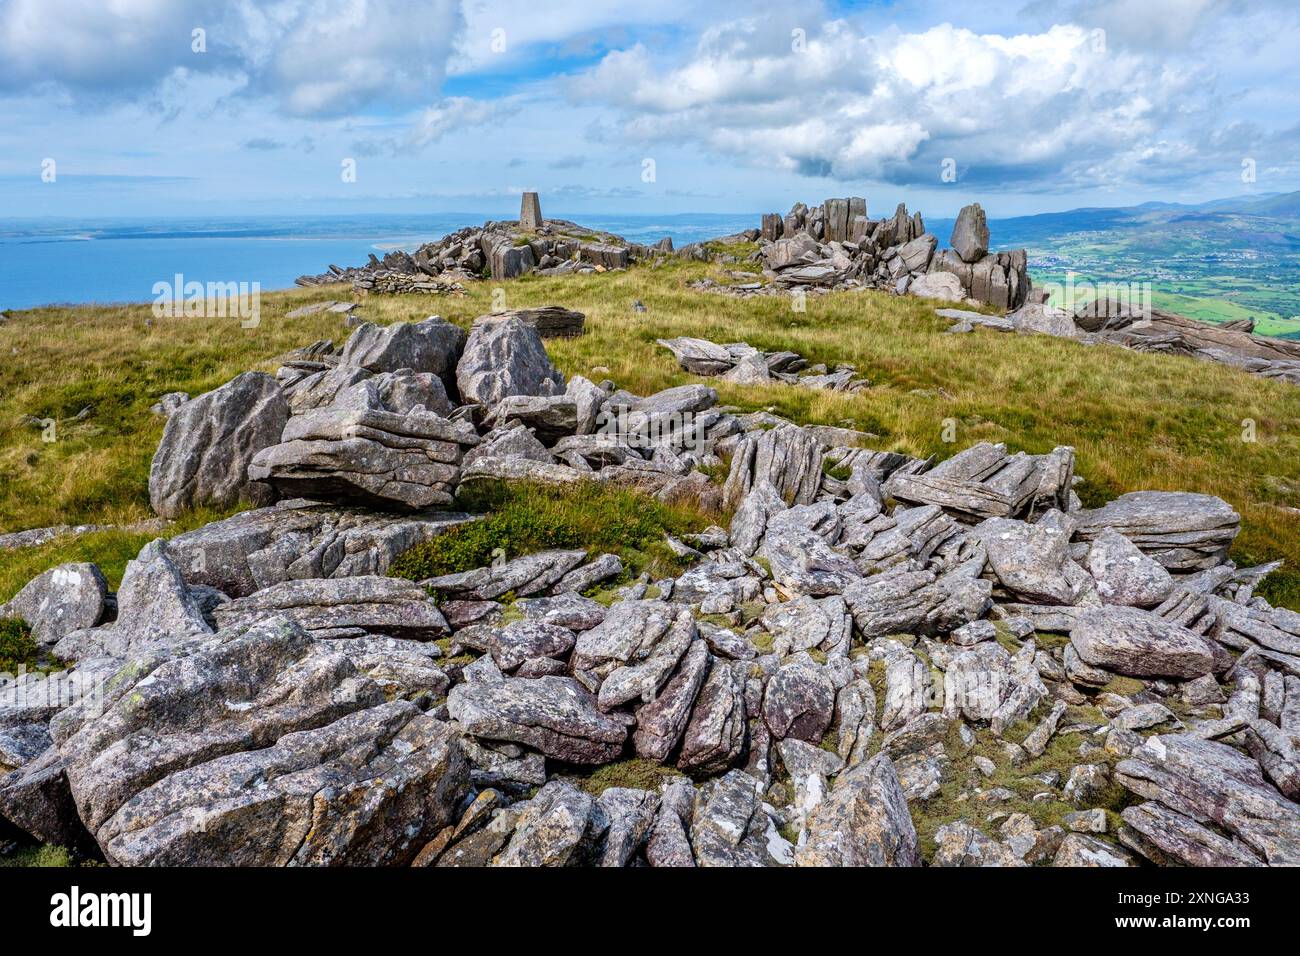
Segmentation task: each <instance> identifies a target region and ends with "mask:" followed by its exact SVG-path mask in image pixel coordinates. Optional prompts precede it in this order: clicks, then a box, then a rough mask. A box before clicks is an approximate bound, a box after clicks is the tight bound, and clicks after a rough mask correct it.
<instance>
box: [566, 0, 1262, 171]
mask: <svg viewBox="0 0 1300 956" xmlns="http://www.w3.org/2000/svg"><path fill="white" fill-rule="evenodd" d="M1115 5H1116V3H1115V2H1114V0H1093V2H1091V3H1090V4H1088V5H1087V6H1088V9H1087V10H1082V6H1081V12H1080V13H1079V16H1078V20H1079V22H1070V23H1056V24H1053V25H1051V26H1047V27H1043V28H1042V29H1039V30H1037V31H1036V32H1029V31H1027V32H1021V33H1008V34H1003V33H981V32H976V31H974V30H971V29H968V28H963V27H958V26H954V25H952V24H951V23H941V24H938V25H934V26H930V27H928V28H926V29H912V30H903V29H899V28H889V29H885V30H883V31H881V32H877V33H872V32H868V30H866V29H865V28H864V23H865V21H861V20H859V21H850V20H846V19H825V18H824V17H822V16H821V13H820V8H805V9H804V10H802V11H800V12H798V13H795V14H791V13H789V12H785V11H782V12H773V13H770V14H768V15H765V16H760V17H753V18H745V19H740V20H736V21H733V22H729V23H725V24H721V25H718V26H715V27H712V28H710V29H708V30H707V31H705V32H704V33H703V34H702V36H701V37H700V39H699V42H698V43H697V44H696V46H695V48H694V49H693V50H692V51H691V52H690V53H689V55H687V56H684V57H683V56H677V57H674V56H672V55H671V54H668V55H664V54H661V53H659V52H657V51H656V52H652V51H651V50H650V49H648V48H647V47H645V46H634V47H632V48H630V49H627V50H622V51H617V52H612V53H609V54H608V55H606V56H605V57H604V58H603V59H602V60H601V61H600V63H599V64H598V65H596V66H595V67H594V68H592V69H590V70H589V71H587V72H585V73H583V74H582V75H580V76H578V77H576V78H575V79H574V80H573V82H572V84H571V87H570V91H571V95H573V96H574V97H575V98H577V99H580V100H582V101H588V102H589V101H593V100H595V101H599V102H602V103H605V104H608V105H609V106H610V107H612V108H614V109H615V110H616V111H617V112H618V114H619V116H620V120H621V126H620V133H621V135H623V136H626V137H628V138H631V139H633V140H637V141H641V142H644V143H647V144H653V143H661V144H669V145H671V144H685V143H700V144H704V146H705V147H706V148H707V149H709V150H710V151H712V152H714V153H717V154H721V155H725V156H728V157H731V158H732V159H734V160H735V161H737V162H741V163H746V164H756V165H760V166H767V167H769V168H774V169H781V170H786V171H792V172H797V173H802V174H805V175H809V174H810V175H820V176H826V177H829V178H833V179H837V180H842V181H862V180H869V181H880V182H892V183H897V184H912V185H916V184H925V183H935V182H938V181H939V180H940V177H941V175H942V173H943V171H944V170H945V169H946V168H949V167H950V166H955V168H956V170H957V172H958V175H959V176H960V178H961V179H962V180H963V181H966V182H968V183H972V184H974V183H979V184H982V185H997V184H1001V185H1004V186H1005V187H1007V188H1017V189H1031V190H1052V189H1061V190H1064V189H1067V188H1078V187H1083V186H1110V185H1114V184H1116V183H1118V182H1121V181H1123V182H1141V181H1149V180H1165V181H1168V180H1171V179H1175V178H1179V177H1188V176H1195V175H1197V174H1198V173H1200V172H1203V171H1204V170H1206V169H1207V168H1209V167H1210V166H1214V168H1219V167H1221V166H1223V164H1225V163H1235V162H1236V158H1239V157H1240V156H1241V155H1242V154H1243V149H1246V148H1248V147H1247V144H1246V143H1245V142H1243V140H1242V139H1241V137H1239V136H1222V135H1219V136H1216V135H1215V131H1216V130H1218V132H1219V133H1223V132H1224V131H1225V130H1224V129H1223V128H1222V127H1216V126H1215V123H1216V121H1218V122H1221V120H1222V118H1221V117H1216V116H1213V115H1211V113H1210V108H1211V107H1212V105H1213V104H1214V102H1215V97H1214V95H1213V92H1212V91H1213V85H1214V81H1215V73H1214V71H1213V69H1212V68H1211V65H1210V64H1207V63H1206V62H1204V61H1203V60H1199V59H1197V58H1193V57H1185V58H1177V57H1171V56H1167V55H1166V56H1163V57H1162V56H1160V55H1159V54H1157V53H1154V52H1152V51H1150V50H1144V49H1140V48H1138V47H1136V46H1134V45H1131V44H1128V43H1117V42H1114V40H1115V37H1116V32H1115V31H1117V30H1119V26H1120V25H1121V24H1120V21H1121V20H1122V18H1119V17H1117V16H1116V15H1115V13H1114V11H1113V10H1112V9H1111V8H1112V7H1114V6H1115ZM1225 5H1231V4H1228V3H1227V0H1150V2H1149V3H1148V4H1146V5H1145V6H1149V7H1152V8H1156V9H1158V10H1160V11H1161V16H1164V17H1168V16H1173V15H1175V14H1177V13H1178V12H1179V9H1176V8H1182V12H1183V13H1184V14H1186V15H1188V16H1191V17H1193V19H1194V18H1195V15H1196V14H1198V13H1210V12H1213V11H1214V10H1216V9H1217V8H1219V7H1223V6H1225ZM1126 6H1128V7H1130V8H1131V7H1134V6H1136V5H1133V4H1126ZM1084 13H1087V14H1089V15H1088V16H1085V15H1084ZM1142 17H1143V18H1144V20H1145V19H1146V18H1147V14H1146V13H1143V14H1142ZM873 19H874V20H876V21H877V22H878V18H873ZM1101 24H1107V25H1101ZM1129 26H1130V27H1131V26H1132V25H1131V24H1129ZM1189 36H1190V34H1186V35H1185V34H1184V32H1182V31H1175V30H1171V29H1168V28H1167V29H1166V30H1165V33H1164V37H1165V40H1167V41H1168V42H1169V43H1186V42H1188V41H1189ZM1237 131H1238V132H1239V133H1241V132H1248V131H1249V130H1248V128H1247V127H1244V126H1243V127H1238V130H1237ZM1254 132H1255V133H1259V132H1260V131H1259V130H1255V131H1254ZM1235 157H1236V158H1235Z"/></svg>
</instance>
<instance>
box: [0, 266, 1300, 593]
mask: <svg viewBox="0 0 1300 956" xmlns="http://www.w3.org/2000/svg"><path fill="white" fill-rule="evenodd" d="M734 267H735V264H728V265H725V266H724V265H707V264H704V263H696V262H685V261H681V262H679V261H671V262H668V263H666V264H665V265H663V266H661V267H659V268H636V269H632V270H629V271H628V272H624V273H613V274H599V275H578V276H562V277H543V276H535V275H530V276H526V277H523V278H520V279H517V280H512V281H509V282H502V283H496V282H491V281H489V282H484V283H481V284H477V285H473V286H471V287H470V288H469V294H468V295H466V296H464V297H456V298H433V297H428V296H416V295H411V296H398V297H391V298H380V297H373V298H370V299H367V300H366V301H365V303H364V306H363V310H362V311H363V312H364V313H365V315H366V317H367V318H369V319H371V320H374V321H378V322H384V323H386V322H391V321H395V320H399V319H405V320H413V319H420V318H423V317H425V316H427V315H428V314H430V313H431V312H438V313H440V314H442V315H443V316H444V317H446V318H449V319H451V320H453V321H456V322H459V323H462V324H466V325H467V324H468V323H469V322H470V321H472V320H473V319H474V317H476V316H478V315H482V314H484V313H487V312H489V311H491V309H492V295H493V290H494V289H496V288H501V289H504V290H505V296H506V304H507V306H508V307H510V308H522V307H527V306H539V305H547V304H557V305H565V306H568V307H570V308H575V309H578V310H580V311H582V312H585V313H586V314H587V328H588V334H587V335H584V336H582V337H581V338H578V339H571V340H558V341H552V342H550V343H548V349H549V351H550V353H551V355H552V356H553V357H554V359H555V361H556V363H557V364H558V365H559V366H560V368H561V369H562V370H563V371H564V372H565V373H566V374H570V375H572V374H583V375H587V376H588V377H590V378H593V379H596V380H600V379H602V378H606V377H608V378H611V379H613V380H614V381H616V382H617V383H618V384H619V386H620V387H623V388H626V389H629V390H631V391H633V392H637V393H640V394H646V393H649V392H652V391H654V390H656V389H660V388H664V387H667V386H670V385H677V384H681V383H683V382H686V381H692V380H697V379H692V377H691V376H688V375H686V374H685V373H683V372H682V371H681V370H680V369H679V368H678V367H677V365H676V363H675V362H674V361H673V359H672V356H671V355H670V354H669V353H668V352H667V351H666V350H664V349H661V348H658V347H657V346H656V345H655V340H656V339H658V338H663V337H669V336H676V335H696V336H703V337H706V338H709V339H712V340H714V341H723V342H729V341H740V340H744V341H747V342H749V343H750V344H752V345H755V346H757V347H759V348H763V349H767V350H778V349H790V350H793V351H797V352H799V353H801V354H802V355H805V356H807V357H808V358H809V359H810V360H812V361H814V362H827V363H833V362H849V363H853V364H855V365H856V366H857V367H858V368H859V370H860V371H861V372H862V373H863V374H865V375H867V376H868V377H869V378H870V379H871V380H872V383H873V387H872V388H870V389H867V390H865V391H863V392H861V393H858V394H853V395H845V394H837V393H829V392H818V391H814V390H810V389H803V388H793V387H789V386H786V385H781V384H773V385H769V386H764V387H749V386H735V385H731V384H729V383H726V382H720V381H717V380H712V381H711V382H710V384H713V385H714V386H715V387H717V388H718V390H719V392H720V393H721V395H722V399H723V401H725V402H728V403H730V404H733V405H737V406H740V407H742V408H745V409H757V408H771V409H772V410H774V411H775V412H777V413H779V414H781V415H785V416H787V417H789V418H791V419H793V420H795V421H799V422H809V423H820V424H831V425H845V426H849V427H853V428H858V429H861V430H864V431H867V432H871V433H873V434H874V435H876V436H878V438H877V439H875V440H873V443H874V444H875V446H876V447H878V448H880V449H883V450H896V451H900V452H905V453H908V454H912V455H921V456H924V455H936V456H938V457H941V458H943V457H948V456H950V455H952V454H954V453H955V452H956V451H958V450H960V449H962V448H965V447H968V446H969V445H971V444H973V443H975V442H977V441H982V440H984V441H1002V442H1006V443H1007V445H1008V447H1009V448H1011V449H1012V450H1024V451H1027V452H1031V453H1042V452H1046V451H1049V450H1051V448H1052V447H1053V446H1055V445H1059V444H1065V445H1073V446H1074V447H1075V449H1076V451H1077V460H1078V473H1079V474H1080V475H1081V476H1082V477H1083V478H1084V479H1085V483H1084V484H1082V485H1081V486H1080V488H1079V493H1080V496H1081V497H1082V499H1083V501H1084V503H1085V504H1086V505H1089V506H1095V505H1098V504H1101V503H1102V502H1104V501H1106V500H1109V499H1111V498H1114V497H1115V496H1117V495H1119V494H1122V493H1124V492H1126V491H1134V490H1138V489H1144V488H1150V489H1158V490H1186V491H1199V492H1205V493H1208V494H1215V495H1219V496H1220V497H1222V498H1224V499H1226V500H1227V501H1228V502H1230V503H1231V504H1232V505H1233V506H1234V507H1235V508H1236V509H1237V510H1238V511H1239V512H1240V513H1241V515H1242V519H1243V526H1242V533H1241V535H1240V537H1239V539H1238V542H1237V546H1236V549H1235V551H1234V555H1233V556H1234V558H1235V559H1236V560H1237V561H1238V562H1240V563H1258V562H1262V561H1266V560H1272V559H1276V558H1283V559H1286V561H1287V565H1286V567H1285V568H1284V569H1283V570H1282V571H1280V572H1276V573H1275V574H1273V575H1271V576H1270V578H1269V579H1267V581H1266V582H1265V584H1264V586H1263V587H1262V588H1261V591H1260V593H1261V594H1262V595H1263V596H1264V597H1266V598H1267V599H1268V600H1270V601H1272V602H1274V603H1277V604H1282V605H1286V606H1290V607H1293V608H1300V513H1298V512H1297V511H1296V510H1295V509H1296V508H1297V505H1298V504H1300V502H1298V501H1297V498H1296V492H1295V489H1296V488H1297V487H1300V389H1297V388H1296V387H1294V386H1291V385H1286V384H1283V383H1279V382H1272V381H1267V380H1264V379H1261V378H1257V377H1252V376H1249V375H1245V374H1243V373H1240V372H1237V371H1234V370H1232V369H1230V368H1226V367H1221V366H1217V365H1213V364H1210V363H1202V362H1196V361H1194V360H1191V359H1185V358H1179V357H1173V356H1157V355H1144V354H1139V353H1135V352H1130V351H1126V350H1123V349H1120V348H1111V347H1094V348H1088V347H1084V346H1080V345H1078V344H1077V343H1074V342H1069V341H1065V340H1062V339H1056V338H1050V337H1047V336H1013V335H1004V334H999V333H995V332H989V331H976V332H975V333H972V334H969V335H947V334H945V332H944V330H945V329H946V327H947V323H945V322H944V321H943V320H941V319H939V318H938V317H936V316H935V315H934V313H933V310H932V308H931V307H930V306H928V305H926V304H925V303H924V302H922V301H919V300H915V299H910V298H898V297H894V296H890V295H885V294H881V293H875V292H858V293H855V292H839V293H835V294H832V295H826V296H809V297H808V299H807V309H806V311H803V312H796V311H794V310H793V309H792V308H791V302H790V300H788V299H785V298H781V297H755V298H750V299H736V298H732V297H729V296H722V295H716V294H710V293H707V292H700V291H696V290H692V289H690V288H688V286H687V284H688V282H690V281H691V280H693V279H697V278H700V277H703V276H705V275H713V276H714V277H715V278H724V276H723V270H725V269H730V268H734ZM350 294H351V293H350V290H347V289H344V288H337V289H313V290H291V291H287V292H277V293H269V294H266V295H264V296H263V299H262V320H261V323H260V325H259V326H258V327H257V328H255V329H242V328H240V327H239V325H238V323H237V322H236V321H235V320H230V319H225V320H223V319H216V320H210V321H204V320H196V319H155V318H153V316H152V314H151V311H150V308H149V306H148V305H139V306H79V307H75V308H45V309H36V310H31V311H27V312H18V313H14V314H13V315H12V317H11V319H10V321H8V322H7V323H5V324H3V325H0V349H3V351H4V354H5V356H6V360H7V361H6V363H5V366H4V369H3V370H2V371H0V533H3V532H6V531H14V530H19V529H23V528H29V527H38V526H43V525H52V524H65V523H66V524H78V523H91V522H94V523H102V524H113V525H125V524H129V523H131V522H136V521H140V520H142V519H145V518H148V517H149V506H148V494H147V481H148V471H149V462H150V459H151V457H152V455H153V451H154V448H155V447H156V445H157V442H158V439H159V437H160V436H161V433H162V428H163V421H162V419H161V418H158V417H157V416H154V415H152V414H150V412H149V406H150V405H151V404H152V403H153V402H154V401H155V400H156V398H157V397H158V396H159V395H161V394H162V393H164V392H168V391H177V390H180V391H186V392H189V393H191V394H198V393H200V392H203V391H205V390H207V389H211V388H214V387H216V386H218V385H220V384H222V383H223V382H225V381H227V380H229V379H230V378H232V377H234V376H235V375H236V374H238V373H239V372H242V371H244V370H246V369H248V368H260V369H264V370H268V371H273V370H274V369H275V368H276V367H277V366H278V364H279V363H278V361H277V359H278V357H279V356H280V355H282V354H283V353H285V352H287V351H289V350H290V349H292V348H295V347H298V346H301V345H305V344H307V343H309V342H312V341H314V340H317V339H322V338H332V339H334V340H335V341H342V340H343V339H344V338H345V337H346V336H347V334H348V331H349V330H348V329H347V328H346V326H345V325H344V324H343V322H342V320H341V319H340V317H339V316H337V315H332V314H329V313H318V314H316V315H313V316H308V317H304V318H297V319H287V318H285V315H286V313H288V312H290V311H292V310H293V309H296V308H298V307H300V306H302V305H305V304H307V303H308V302H313V301H319V300H321V299H322V298H325V297H328V296H333V297H336V298H346V297H349V296H350ZM637 300H639V301H641V302H642V303H644V305H645V309H646V311H644V312H639V311H636V310H635V309H634V308H633V302H634V301H637ZM83 409H89V411H88V412H87V413H86V414H85V415H81V412H82V410H83ZM24 416H32V417H33V418H34V419H36V420H38V421H40V420H49V419H53V420H55V421H56V425H55V431H54V435H53V437H54V438H55V440H54V441H48V442H47V441H44V440H43V435H44V432H43V430H42V428H41V427H37V426H34V425H32V424H30V423H27V422H26V421H25V420H24ZM1246 422H1250V423H1253V425H1252V426H1250V427H1248V426H1247V425H1244V424H1243V423H1246ZM1251 428H1253V436H1252V435H1251V434H1250V431H1251ZM954 429H955V434H956V441H955V442H951V443H949V442H945V441H944V438H945V436H946V435H947V436H950V435H951V434H952V432H953V430H954ZM1243 437H1254V439H1255V440H1254V441H1244V440H1243ZM474 534H482V532H475V533H474ZM146 538H147V535H139V536H135V537H131V536H130V535H122V534H116V533H115V534H107V535H102V536H88V537H86V538H82V539H80V541H78V542H75V543H74V542H70V541H64V542H60V543H57V544H54V545H50V546H47V547H46V548H44V549H37V550H36V551H35V552H30V553H28V552H24V553H17V554H16V553H4V554H0V600H4V599H5V598H7V597H8V596H9V595H10V594H11V593H12V592H13V591H14V590H16V589H17V587H19V586H21V584H22V583H23V582H24V581H25V580H26V579H27V578H30V577H31V576H32V575H33V574H35V573H37V572H39V571H40V570H43V569H44V568H45V567H49V566H51V565H53V564H57V563H59V562H61V561H66V560H72V559H73V558H74V557H76V558H79V559H83V560H103V561H104V562H105V564H106V565H107V567H106V568H105V571H106V573H108V574H109V576H110V578H112V577H113V574H114V569H115V568H120V566H121V564H122V563H123V560H124V559H123V555H124V554H127V553H130V552H131V551H132V550H133V549H134V547H135V546H136V544H137V542H138V543H143V541H144V540H146ZM484 544H486V542H485V541H484V540H482V539H480V540H479V543H477V544H475V545H474V547H480V548H481V547H482V546H483V545H484ZM495 546H496V545H494V547H495ZM589 546H593V547H594V546H599V543H598V542H597V541H596V540H593V541H592V542H591V544H590V545H589ZM469 547H470V545H469V544H468V543H466V548H467V549H468V548H469ZM444 566H445V565H444ZM117 573H120V571H118V572H117Z"/></svg>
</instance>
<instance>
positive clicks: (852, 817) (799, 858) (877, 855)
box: [795, 753, 921, 866]
mask: <svg viewBox="0 0 1300 956" xmlns="http://www.w3.org/2000/svg"><path fill="white" fill-rule="evenodd" d="M795 863H796V864H797V865H799V866H920V865H921V851H920V841H919V840H918V839H917V835H916V827H915V826H913V824H912V817H911V815H910V814H909V813H908V809H907V798H906V797H905V796H904V795H903V788H902V786H901V785H900V784H899V782H898V773H897V772H896V771H895V769H894V764H893V763H892V762H891V761H890V759H889V757H888V756H886V755H885V754H883V753H882V754H877V755H876V756H875V757H872V758H871V759H870V760H868V761H866V762H865V763H860V764H858V765H857V766H854V767H851V768H849V769H848V770H845V771H844V772H843V773H841V774H840V775H839V776H838V777H837V778H836V780H835V785H834V786H833V787H831V790H830V793H828V794H827V795H826V796H825V797H824V798H823V799H822V801H821V803H819V804H818V805H817V806H816V807H815V808H814V809H813V811H812V813H811V814H810V815H809V817H808V838H807V840H806V841H805V842H804V843H803V844H801V845H800V847H799V849H798V850H796V851H795Z"/></svg>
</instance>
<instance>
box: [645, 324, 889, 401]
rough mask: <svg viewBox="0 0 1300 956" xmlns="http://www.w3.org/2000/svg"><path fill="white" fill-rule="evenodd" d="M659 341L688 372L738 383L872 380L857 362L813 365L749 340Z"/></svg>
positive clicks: (861, 383)
mask: <svg viewBox="0 0 1300 956" xmlns="http://www.w3.org/2000/svg"><path fill="white" fill-rule="evenodd" d="M658 344H659V345H662V346H663V347H664V348H666V349H668V350H669V351H670V352H672V353H673V357H674V358H675V359H677V364H678V365H680V366H681V367H682V368H683V369H684V370H686V371H687V372H692V373H694V374H696V375H718V376H721V377H722V378H724V379H726V380H727V381H728V382H735V383H736V384H738V385H761V384H765V383H768V382H784V383H786V384H787V385H799V386H802V387H804V388H819V389H825V390H827V391H832V392H857V391H860V390H862V389H864V388H867V387H869V386H870V384H871V383H870V382H869V381H867V379H865V378H860V377H859V376H858V375H857V368H856V367H855V366H852V365H836V366H835V367H834V368H830V367H827V366H825V365H811V364H810V363H809V362H808V360H807V359H805V358H803V357H802V356H799V355H797V354H795V353H794V352H763V351H760V350H759V349H756V348H754V347H753V346H752V345H749V344H748V343H746V342H732V343H730V344H728V345H718V344H716V343H714V342H710V341H708V340H707V339H694V338H689V337H686V336H680V337H678V338H675V339H659V340H658Z"/></svg>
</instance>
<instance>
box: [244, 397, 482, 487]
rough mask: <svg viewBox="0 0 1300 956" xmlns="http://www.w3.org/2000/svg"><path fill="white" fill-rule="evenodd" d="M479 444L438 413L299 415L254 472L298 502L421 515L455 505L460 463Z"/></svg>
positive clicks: (337, 411) (260, 458)
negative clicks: (310, 500) (302, 499)
mask: <svg viewBox="0 0 1300 956" xmlns="http://www.w3.org/2000/svg"><path fill="white" fill-rule="evenodd" d="M476 444H478V436H477V434H475V432H474V429H473V428H472V427H471V426H470V425H467V424H465V423H462V422H451V421H448V420H447V419H445V418H441V417H440V416H438V415H433V414H427V413H419V412H413V413H411V414H408V415H398V414H395V413H393V412H387V411H379V410H375V409H353V410H349V409H343V408H337V407H330V408H321V409H315V410H313V411H310V412H306V413H304V414H302V415H297V416H295V417H294V418H293V419H292V420H291V421H290V422H289V424H288V425H287V426H285V429H284V435H283V440H282V441H281V442H280V444H278V445H273V446H272V447H270V448H266V449H264V450H262V451H261V452H259V453H258V455H257V456H256V457H255V458H253V460H252V462H251V463H250V464H249V468H248V473H249V477H250V478H253V479H255V480H257V481H265V482H268V483H270V484H272V485H274V486H275V487H276V488H278V489H279V490H280V491H282V492H283V493H284V494H285V495H287V496H291V497H292V496H303V497H309V498H323V499H326V500H343V501H356V502H361V503H364V504H368V505H375V506H379V507H387V508H392V509H397V510H403V511H417V510H420V509H424V508H429V507H434V506H445V505H448V504H450V503H451V502H452V499H453V496H454V494H455V488H456V483H457V481H458V480H459V479H460V462H461V458H462V457H463V455H464V452H465V449H467V448H470V447H473V446H474V445H476Z"/></svg>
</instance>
